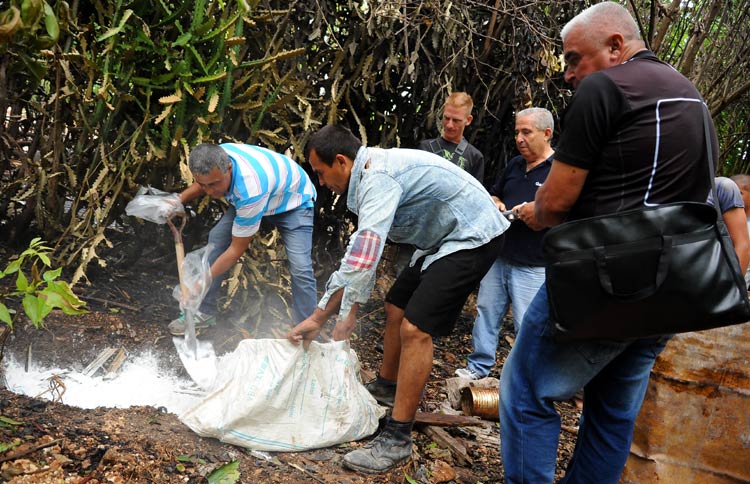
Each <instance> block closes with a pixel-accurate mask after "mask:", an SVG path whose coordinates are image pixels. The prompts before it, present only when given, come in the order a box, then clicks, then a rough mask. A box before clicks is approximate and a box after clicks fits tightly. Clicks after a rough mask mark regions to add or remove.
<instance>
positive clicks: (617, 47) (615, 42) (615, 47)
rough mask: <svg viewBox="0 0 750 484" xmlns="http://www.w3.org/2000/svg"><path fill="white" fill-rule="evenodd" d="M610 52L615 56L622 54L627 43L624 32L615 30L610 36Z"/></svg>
mask: <svg viewBox="0 0 750 484" xmlns="http://www.w3.org/2000/svg"><path fill="white" fill-rule="evenodd" d="M608 44H609V52H610V55H611V56H612V57H614V58H619V57H620V55H622V48H623V46H624V45H625V39H624V38H623V36H622V34H620V33H618V32H615V33H614V34H612V35H611V36H610V37H609V41H608Z"/></svg>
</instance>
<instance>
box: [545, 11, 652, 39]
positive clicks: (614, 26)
mask: <svg viewBox="0 0 750 484" xmlns="http://www.w3.org/2000/svg"><path fill="white" fill-rule="evenodd" d="M578 27H581V28H583V30H584V33H585V34H584V35H585V38H586V40H588V41H598V42H602V41H603V40H604V39H603V38H602V37H603V36H604V35H608V34H610V33H612V32H619V33H621V34H622V37H623V39H624V40H625V41H631V40H638V39H640V38H641V33H640V31H639V30H638V24H636V23H635V20H634V19H633V16H632V15H630V12H629V11H628V9H626V8H625V7H623V6H622V5H620V4H619V3H615V2H602V3H597V4H596V5H592V6H591V7H589V8H587V9H586V10H584V11H583V12H581V13H579V14H578V15H576V16H575V17H573V19H572V20H571V21H570V22H568V23H567V24H565V27H563V29H562V32H561V33H560V36H561V37H562V39H563V42H565V39H566V38H567V36H568V34H570V32H571V31H572V30H573V29H575V28H578ZM603 34H604V35H603Z"/></svg>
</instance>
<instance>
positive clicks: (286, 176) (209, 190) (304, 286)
mask: <svg viewBox="0 0 750 484" xmlns="http://www.w3.org/2000/svg"><path fill="white" fill-rule="evenodd" d="M189 164H190V171H191V172H192V174H193V177H194V179H195V182H194V183H193V184H192V185H190V186H189V187H188V188H186V189H185V190H184V191H183V192H182V193H180V201H181V202H182V203H183V204H184V203H187V202H189V201H191V200H193V199H195V198H197V197H199V196H202V195H208V196H210V197H211V198H222V197H223V198H224V199H226V201H227V202H229V208H228V209H227V211H226V212H225V214H224V216H223V217H222V218H221V219H220V220H219V222H218V223H217V224H216V226H214V228H212V229H211V231H210V232H209V235H208V243H209V245H213V248H212V249H211V253H210V254H209V257H208V259H209V263H210V264H211V279H212V281H213V282H212V283H211V287H210V288H209V290H208V292H207V294H206V297H205V298H204V300H203V302H202V304H201V307H200V311H198V314H196V315H195V327H196V328H200V327H207V326H210V325H211V324H213V323H214V320H215V318H214V314H215V312H216V303H215V299H216V294H217V291H218V290H219V288H220V287H221V282H222V280H223V278H224V277H223V276H224V274H225V273H226V271H227V270H229V268H230V267H232V266H233V265H234V264H235V263H236V262H237V261H238V260H239V259H240V257H241V256H242V254H243V253H244V252H245V250H246V249H247V247H248V245H249V244H250V239H251V237H252V236H253V235H254V234H255V233H256V232H257V231H258V228H259V227H260V221H261V219H264V220H265V221H267V222H270V223H271V224H272V225H273V226H275V227H276V228H277V229H278V230H279V232H280V233H281V238H282V240H283V241H284V247H285V249H286V254H287V259H288V261H289V272H290V273H291V277H292V298H293V304H292V309H293V313H294V318H295V322H299V321H302V320H303V319H305V318H306V317H308V316H309V315H310V314H312V312H313V310H314V309H315V307H316V305H317V293H316V283H315V276H314V274H313V268H312V259H311V258H310V252H311V251H312V229H313V206H314V202H315V197H316V192H315V187H314V186H313V184H312V181H310V178H309V177H308V176H307V173H305V171H304V170H303V169H302V167H301V166H300V165H299V164H298V163H296V162H295V161H294V160H292V159H290V158H289V157H287V156H284V155H282V154H279V153H276V152H274V151H271V150H268V149H266V148H261V147H259V146H252V145H244V144H234V143H225V144H221V145H214V144H209V143H204V144H201V145H198V146H196V147H195V148H194V149H193V151H192V152H191V153H190V160H189ZM169 330H170V332H171V333H172V334H174V335H181V334H184V333H185V322H184V316H180V318H178V319H175V320H174V321H172V322H171V323H170V325H169Z"/></svg>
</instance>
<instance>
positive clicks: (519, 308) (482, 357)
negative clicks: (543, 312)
mask: <svg viewBox="0 0 750 484" xmlns="http://www.w3.org/2000/svg"><path fill="white" fill-rule="evenodd" d="M542 284H544V267H538V266H522V265H513V264H511V263H509V262H508V261H507V260H505V259H503V258H502V257H498V258H497V260H496V261H495V263H494V264H492V267H490V270H489V271H488V272H487V274H486V275H485V276H484V278H483V279H482V282H481V283H480V284H479V294H478V295H477V319H476V320H475V321H474V329H473V330H472V333H471V336H472V340H473V344H474V352H473V353H472V354H471V355H469V364H468V366H469V369H470V370H472V371H473V372H474V373H476V374H477V375H479V376H481V377H485V376H487V375H489V374H490V371H491V370H492V368H493V367H494V366H495V353H496V351H497V339H498V337H499V335H500V328H501V327H502V324H503V318H504V317H505V314H506V313H507V312H508V309H509V308H510V304H511V302H512V303H513V327H514V329H515V332H516V333H518V329H519V328H520V326H521V321H522V319H523V315H524V313H526V308H528V307H529V304H531V300H532V299H534V296H535V295H536V292H537V291H538V290H539V287H540V286H541V285H542Z"/></svg>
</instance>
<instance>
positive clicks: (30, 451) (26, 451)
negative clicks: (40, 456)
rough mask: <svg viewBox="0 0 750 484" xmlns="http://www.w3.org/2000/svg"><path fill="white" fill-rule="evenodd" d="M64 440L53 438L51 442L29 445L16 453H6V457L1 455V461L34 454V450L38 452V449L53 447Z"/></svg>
mask: <svg viewBox="0 0 750 484" xmlns="http://www.w3.org/2000/svg"><path fill="white" fill-rule="evenodd" d="M62 440H63V439H56V440H52V441H50V442H46V443H44V444H40V445H35V446H33V447H29V448H27V449H24V450H19V451H18V452H16V453H14V454H10V455H6V456H4V457H0V462H7V461H9V460H15V459H18V458H20V457H23V456H25V455H29V454H33V453H34V452H36V451H38V450H42V449H46V448H47V447H52V446H53V445H57V444H59V443H60V442H62Z"/></svg>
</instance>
